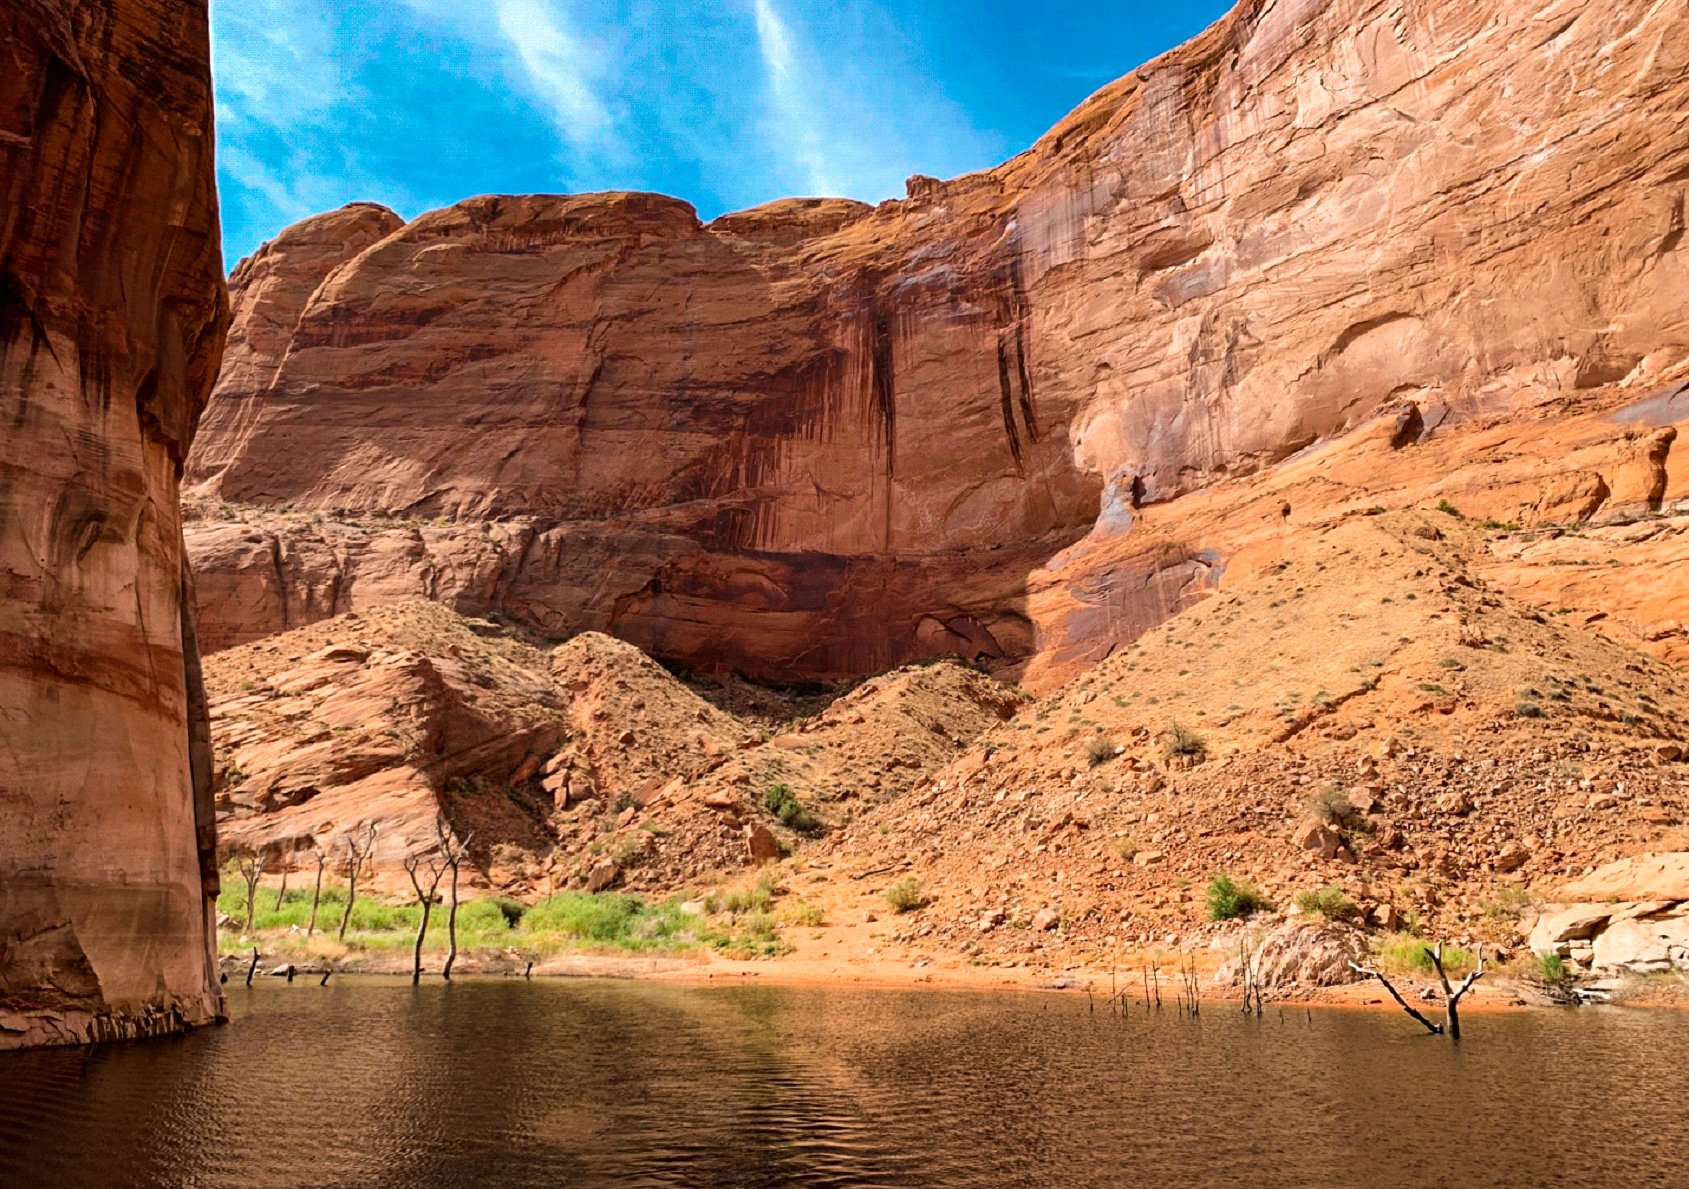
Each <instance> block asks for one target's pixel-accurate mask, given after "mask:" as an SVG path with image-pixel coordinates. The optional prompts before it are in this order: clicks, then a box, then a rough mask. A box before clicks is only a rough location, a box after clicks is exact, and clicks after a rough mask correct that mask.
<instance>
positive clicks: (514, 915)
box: [487, 896, 528, 929]
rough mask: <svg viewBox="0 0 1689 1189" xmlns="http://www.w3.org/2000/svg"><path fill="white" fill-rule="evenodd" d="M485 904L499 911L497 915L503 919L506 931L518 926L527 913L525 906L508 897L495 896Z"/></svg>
mask: <svg viewBox="0 0 1689 1189" xmlns="http://www.w3.org/2000/svg"><path fill="white" fill-rule="evenodd" d="M487 903H488V904H491V905H493V906H495V907H496V908H497V909H498V910H499V915H501V916H502V917H504V924H505V927H506V928H508V929H514V928H516V926H517V925H520V924H521V923H522V918H523V917H524V916H525V915H526V914H527V912H528V906H527V905H526V904H523V903H522V902H521V901H520V900H513V899H511V898H510V897H509V896H495V897H493V899H491V900H489V901H487Z"/></svg>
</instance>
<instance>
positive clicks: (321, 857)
mask: <svg viewBox="0 0 1689 1189" xmlns="http://www.w3.org/2000/svg"><path fill="white" fill-rule="evenodd" d="M311 853H312V854H313V855H315V856H316V859H317V886H316V887H314V888H312V889H311V923H310V924H309V925H307V926H305V936H306V937H309V936H311V934H313V933H315V932H316V931H317V905H318V904H319V903H321V902H322V898H323V864H324V863H326V862H328V852H327V851H325V850H324V849H323V848H322V847H320V846H319V847H316V848H315V849H313V850H312V851H311Z"/></svg>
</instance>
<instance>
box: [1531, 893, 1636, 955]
mask: <svg viewBox="0 0 1689 1189" xmlns="http://www.w3.org/2000/svg"><path fill="white" fill-rule="evenodd" d="M1622 907H1623V906H1622V905H1619V904H1571V905H1567V906H1565V907H1562V908H1558V909H1554V910H1551V911H1547V912H1544V913H1543V915H1542V916H1540V917H1538V918H1537V922H1536V924H1535V925H1534V926H1533V927H1532V928H1531V936H1530V941H1529V943H1528V944H1529V945H1530V947H1531V951H1532V952H1533V953H1538V954H1551V953H1553V954H1560V955H1561V956H1562V957H1564V956H1565V955H1566V954H1567V952H1568V946H1569V943H1571V942H1576V941H1588V940H1589V939H1590V938H1591V937H1594V936H1595V934H1596V933H1597V932H1598V931H1599V930H1600V929H1601V927H1602V926H1603V925H1605V924H1606V923H1607V921H1608V920H1609V919H1610V918H1611V917H1612V916H1613V914H1614V913H1616V912H1618V911H1619V910H1620V909H1621V908H1622Z"/></svg>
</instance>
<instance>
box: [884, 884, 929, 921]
mask: <svg viewBox="0 0 1689 1189" xmlns="http://www.w3.org/2000/svg"><path fill="white" fill-rule="evenodd" d="M926 902H927V901H926V897H925V896H923V895H922V894H921V881H920V880H918V879H916V878H915V877H914V876H913V875H905V876H904V877H903V878H902V879H900V880H898V881H897V882H896V883H894V884H892V885H891V886H890V887H889V888H887V889H886V903H888V904H890V905H891V908H892V911H893V912H913V911H915V909H917V908H919V907H921V905H923V904H925V903H926Z"/></svg>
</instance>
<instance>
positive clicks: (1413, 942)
mask: <svg viewBox="0 0 1689 1189" xmlns="http://www.w3.org/2000/svg"><path fill="white" fill-rule="evenodd" d="M1433 948H1434V947H1433V946H1432V945H1431V943H1430V942H1428V941H1425V940H1424V939H1422V938H1418V937H1414V936H1412V935H1410V934H1407V933H1392V934H1390V936H1388V937H1382V938H1380V939H1379V940H1378V941H1377V942H1375V943H1374V945H1373V951H1374V952H1375V953H1376V954H1377V955H1378V958H1379V961H1380V962H1381V963H1382V964H1383V966H1384V967H1385V968H1386V969H1390V970H1396V971H1409V972H1412V973H1415V974H1430V973H1431V972H1432V971H1434V970H1435V969H1436V966H1435V965H1434V964H1433V963H1432V961H1431V950H1432V949H1433ZM1477 962H1478V960H1477V959H1476V958H1475V957H1473V956H1472V954H1471V952H1470V951H1468V950H1463V949H1461V948H1460V947H1459V946H1458V945H1445V946H1444V947H1443V969H1444V970H1446V971H1448V973H1450V974H1456V973H1464V972H1465V971H1467V970H1470V969H1471V968H1472V967H1473V966H1476V965H1477Z"/></svg>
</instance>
